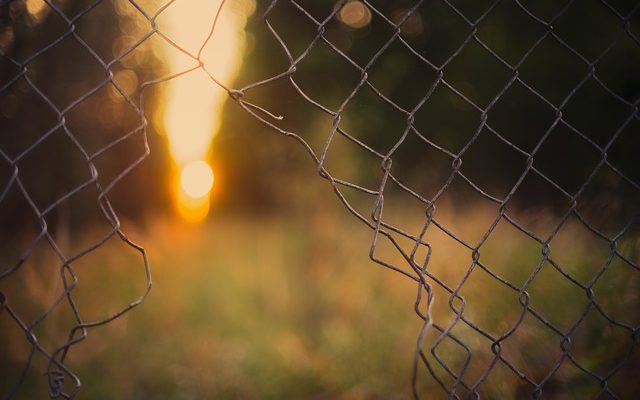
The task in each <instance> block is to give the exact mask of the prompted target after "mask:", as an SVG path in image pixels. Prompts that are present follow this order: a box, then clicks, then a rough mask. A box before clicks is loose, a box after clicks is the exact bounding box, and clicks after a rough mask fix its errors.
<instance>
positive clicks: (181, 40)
mask: <svg viewBox="0 0 640 400" xmlns="http://www.w3.org/2000/svg"><path fill="white" fill-rule="evenodd" d="M32 1H33V0H32ZM121 1H123V0H121ZM221 6H222V11H221V14H220V18H219V19H218V22H217V25H216V27H215V30H214V32H213V35H212V36H211V37H210V38H209V39H207V38H208V36H209V33H210V30H211V26H212V23H213V21H214V19H215V16H216V13H217V12H218V8H219V7H221ZM255 8H256V3H255V0H229V1H226V2H223V1H222V0H183V1H177V2H175V3H172V4H171V7H168V8H167V9H166V10H164V11H163V12H162V13H161V14H160V16H159V18H158V26H159V30H160V31H162V32H163V34H164V35H166V37H167V38H169V40H170V41H171V42H172V43H174V44H175V45H177V46H179V47H180V48H181V49H183V50H184V52H188V53H190V54H191V55H192V56H193V57H195V56H197V55H199V56H200V58H199V61H197V60H194V59H193V58H192V57H189V56H187V55H186V54H185V53H184V52H182V51H178V50H177V49H176V48H175V47H173V46H171V45H169V44H168V43H167V41H165V40H158V41H156V42H155V43H156V44H155V45H156V48H155V49H154V51H156V50H157V51H158V52H159V54H162V58H163V60H164V63H165V66H166V67H167V72H168V73H169V74H178V76H176V77H175V78H174V79H171V80H169V81H167V82H166V83H164V84H163V88H164V89H163V90H164V96H165V103H164V107H163V108H164V110H163V113H162V114H163V115H162V118H161V120H162V121H161V125H162V131H163V133H164V135H165V136H166V139H167V141H168V144H169V149H170V153H171V157H172V159H173V162H174V166H175V171H176V175H177V174H179V181H178V182H177V183H178V187H177V188H176V189H177V190H176V192H175V193H176V198H177V207H178V211H179V213H180V215H182V216H183V217H184V218H185V219H187V220H190V221H200V220H203V219H204V218H205V217H206V215H207V213H208V211H209V196H208V194H209V192H210V191H211V188H212V186H213V172H212V171H211V167H210V166H209V165H208V164H207V163H206V162H204V161H202V160H206V159H208V157H209V154H210V153H211V150H210V147H211V145H212V140H213V138H214V136H215V135H216V134H217V133H218V130H219V128H220V117H221V113H222V107H223V105H224V102H225V101H226V100H227V98H228V95H227V93H226V91H225V90H224V89H223V88H221V87H220V86H219V85H217V84H216V83H215V82H214V81H213V80H212V78H211V77H210V76H209V74H210V75H211V76H213V77H214V78H215V79H216V80H218V81H219V82H222V83H223V84H224V85H226V86H228V87H229V86H231V83H232V82H233V80H234V78H235V77H236V75H237V74H238V71H239V70H240V66H241V64H242V59H243V55H244V47H245V38H246V33H245V31H244V27H245V25H246V22H247V19H248V18H249V16H250V15H251V14H252V13H253V12H254V11H255ZM203 46H204V47H203ZM200 62H202V64H203V65H204V67H200V68H198V69H196V70H193V71H191V72H189V73H186V74H180V72H183V71H185V70H188V69H190V68H194V67H198V65H200V64H199V63H200ZM203 68H204V69H203ZM205 69H206V71H205ZM214 161H215V160H214ZM174 176H175V175H174Z"/></svg>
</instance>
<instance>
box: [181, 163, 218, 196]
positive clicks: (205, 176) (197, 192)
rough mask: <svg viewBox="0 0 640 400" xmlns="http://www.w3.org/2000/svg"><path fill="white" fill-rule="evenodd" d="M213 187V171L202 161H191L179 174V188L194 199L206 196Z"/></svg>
mask: <svg viewBox="0 0 640 400" xmlns="http://www.w3.org/2000/svg"><path fill="white" fill-rule="evenodd" d="M212 187H213V171H211V167H209V164H207V163H206V162H204V161H202V160H196V161H191V162H190V163H189V164H187V165H186V166H185V167H184V168H182V173H180V188H181V189H182V190H184V192H185V193H186V194H187V195H189V196H190V197H192V198H194V199H198V198H200V197H203V196H206V195H207V194H209V192H210V191H211V188H212Z"/></svg>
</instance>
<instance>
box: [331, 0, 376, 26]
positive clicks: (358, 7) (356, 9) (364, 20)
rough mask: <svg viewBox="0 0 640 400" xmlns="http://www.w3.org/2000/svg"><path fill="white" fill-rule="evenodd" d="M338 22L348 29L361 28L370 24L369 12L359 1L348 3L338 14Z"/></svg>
mask: <svg viewBox="0 0 640 400" xmlns="http://www.w3.org/2000/svg"><path fill="white" fill-rule="evenodd" d="M338 16H339V18H340V21H342V23H343V24H345V25H347V26H348V27H350V28H354V29H358V28H363V27H365V26H367V25H369V23H370V22H371V11H370V10H369V8H368V7H367V6H366V5H365V4H364V3H363V2H361V1H357V0H356V1H350V2H348V3H347V4H345V5H344V6H343V7H342V9H340V13H339V14H338Z"/></svg>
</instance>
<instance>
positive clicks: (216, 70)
mask: <svg viewBox="0 0 640 400" xmlns="http://www.w3.org/2000/svg"><path fill="white" fill-rule="evenodd" d="M220 4H221V0H177V1H176V2H174V3H173V4H172V5H171V6H170V7H168V8H167V9H166V10H165V11H164V12H163V13H162V14H161V16H160V17H159V19H158V26H159V30H160V31H161V32H163V33H164V34H165V35H166V36H167V37H168V38H170V39H171V40H172V41H173V42H175V43H176V44H177V45H178V46H180V47H182V48H183V49H184V50H186V51H187V52H189V53H190V54H192V55H193V56H197V55H198V53H199V52H200V49H201V48H202V46H203V44H204V43H205V41H206V40H207V36H208V35H209V32H210V29H211V25H212V23H213V21H214V19H215V16H216V13H217V11H218V9H219V7H220ZM254 10H255V0H227V1H226V3H225V4H224V6H223V8H222V11H221V14H220V17H219V18H218V22H217V25H216V28H215V31H214V33H213V36H212V37H211V38H210V39H209V41H208V42H206V45H205V47H204V49H202V53H201V56H200V59H199V60H200V61H201V62H202V64H203V67H202V68H200V69H197V70H195V71H192V72H189V73H187V74H185V75H182V76H180V77H178V78H175V79H173V80H171V81H169V82H167V84H166V87H165V93H164V96H165V99H166V100H165V101H166V103H165V108H164V117H163V127H164V132H165V133H166V136H167V140H168V143H169V149H170V152H171V156H172V157H173V161H174V163H175V165H176V168H177V170H178V171H180V173H181V174H182V175H184V173H186V172H187V171H188V168H190V167H189V166H192V165H199V168H200V169H199V171H200V172H201V173H203V171H205V169H204V168H208V171H209V173H211V168H210V167H209V165H207V164H206V163H205V162H204V161H202V160H206V159H207V155H208V154H209V152H210V146H211V143H212V139H213V137H214V136H215V134H216V133H217V131H218V129H219V127H220V115H221V112H222V107H223V105H224V102H225V101H226V99H227V97H228V95H227V93H226V91H225V90H224V89H222V88H221V87H220V86H219V85H217V84H216V83H215V82H213V81H212V79H211V78H210V77H209V76H208V75H209V74H210V75H212V76H213V77H215V79H216V80H218V81H219V82H222V83H223V84H224V85H226V86H228V87H230V86H231V82H232V81H233V79H234V78H235V76H236V75H237V73H238V71H239V69H240V66H241V63H242V57H243V53H244V46H245V33H244V26H245V24H246V20H247V18H248V17H249V16H250V15H251V13H253V11H254ZM162 51H163V54H165V57H164V58H165V60H164V61H165V64H166V65H167V67H168V68H169V70H170V71H171V73H177V72H180V71H185V70H187V69H189V68H193V67H194V66H197V65H198V60H194V59H193V58H190V57H189V56H187V55H185V54H182V53H180V52H178V51H176V50H175V49H174V48H170V47H168V46H167V44H166V43H163V46H162ZM194 162H195V163H196V164H193V163H194ZM192 172H193V170H192ZM205 175H206V173H205ZM203 179H205V178H203ZM206 179H208V178H206ZM206 179H205V180H206ZM202 182H204V181H201V182H200V183H201V184H202ZM192 183H193V182H192ZM212 184H213V175H212V174H211V184H209V185H208V188H207V189H206V191H205V192H204V193H200V191H198V190H196V191H195V192H198V194H202V195H201V196H192V194H193V193H192V191H191V189H193V187H191V189H188V188H189V187H190V186H188V185H187V186H185V181H184V177H182V178H181V179H180V182H179V185H181V186H180V187H177V188H176V192H177V198H178V210H179V212H180V214H181V215H182V216H183V217H185V218H186V219H188V220H194V219H195V220H201V219H203V218H204V217H205V216H206V214H207V212H208V209H209V199H208V195H209V192H210V190H211V186H212ZM198 188H199V189H202V188H204V186H203V185H200V186H199V187H198ZM205 197H206V207H204V205H203V202H202V201H200V202H194V201H193V200H194V198H205ZM187 198H191V200H189V199H187ZM190 209H191V210H192V211H193V215H192V217H193V216H196V217H197V218H191V217H189V210H190Z"/></svg>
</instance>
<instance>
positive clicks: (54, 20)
mask: <svg viewBox="0 0 640 400" xmlns="http://www.w3.org/2000/svg"><path fill="white" fill-rule="evenodd" d="M55 4H56V6H57V7H59V10H60V11H61V12H62V13H64V16H65V17H66V18H69V19H70V20H73V21H74V29H73V30H71V29H70V27H69V26H68V24H67V22H66V21H65V19H64V18H63V17H62V16H61V15H59V14H58V13H57V12H56V11H55V10H53V9H51V8H49V7H48V6H46V5H45V3H42V4H40V3H38V2H36V1H30V2H27V1H23V0H15V1H9V2H3V5H2V6H1V7H0V32H1V35H2V40H1V41H0V42H1V43H0V47H1V48H2V51H3V52H4V53H5V54H6V56H8V57H11V59H13V60H14V61H15V62H17V63H20V64H22V63H24V64H25V65H26V70H25V73H24V74H21V72H22V71H21V69H20V68H19V67H18V66H17V65H15V64H14V63H12V62H11V61H9V59H8V58H7V57H1V62H0V82H1V83H2V85H1V87H2V88H3V90H2V92H0V149H2V151H3V152H4V153H5V154H6V156H7V157H8V158H9V159H11V160H14V161H17V162H16V163H15V166H16V167H17V168H18V171H19V174H20V175H19V176H20V179H21V180H22V183H23V184H24V186H25V189H26V190H27V191H28V193H29V195H30V196H31V198H32V200H33V202H34V203H35V205H36V206H37V207H38V208H39V209H40V210H41V211H42V210H44V209H46V208H47V207H48V206H50V205H51V204H53V203H54V202H55V201H57V200H58V199H59V198H61V197H62V196H64V195H66V194H67V193H69V192H70V191H72V190H73V189H75V188H77V187H79V186H80V185H82V184H83V183H86V182H87V181H89V180H90V179H91V173H90V169H89V165H88V162H87V158H88V157H90V158H91V160H92V161H93V163H94V165H95V166H96V168H97V170H98V171H99V178H98V182H99V183H100V184H101V186H102V187H103V188H106V187H108V186H109V185H110V184H111V183H112V181H114V180H116V179H117V178H118V176H119V175H120V174H122V173H123V172H124V171H125V170H126V169H127V168H128V167H129V166H130V165H132V164H133V163H134V162H135V161H136V160H137V159H138V158H140V157H141V156H143V155H144V153H145V145H144V140H143V136H142V134H141V132H140V131H137V132H136V133H133V134H132V135H129V134H130V133H131V132H132V131H134V130H135V129H136V128H138V127H140V126H141V124H142V119H141V118H140V116H139V115H138V114H137V113H136V111H135V109H134V107H133V106H132V104H130V103H129V102H128V100H126V98H125V97H124V95H123V94H121V93H120V92H119V91H118V90H117V89H116V87H115V86H114V85H113V84H111V83H106V84H103V83H104V81H105V79H107V78H108V76H109V73H112V74H113V76H114V80H115V81H116V82H117V83H118V84H119V85H120V87H121V89H122V90H123V91H124V92H125V94H126V95H127V96H128V97H129V98H130V100H131V101H132V102H133V103H134V104H136V105H138V106H139V105H140V104H139V100H140V86H141V84H142V83H143V82H146V81H148V80H151V79H154V78H157V77H158V76H159V74H161V73H162V70H163V66H162V63H161V62H160V61H159V59H158V58H157V56H156V55H155V54H154V53H152V52H151V51H150V49H149V46H139V47H136V48H135V49H134V50H133V51H132V52H130V53H128V54H126V55H124V56H122V57H120V58H119V59H118V60H115V59H116V57H119V56H121V55H122V54H123V52H124V51H125V49H127V48H128V47H129V46H132V45H133V44H134V41H135V40H137V38H139V37H141V36H142V35H143V34H144V33H146V31H148V30H149V27H148V26H145V25H142V24H141V23H140V21H139V18H135V17H133V16H132V13H131V11H130V10H123V9H122V4H125V3H124V2H110V1H103V2H98V3H95V4H91V3H89V2H75V1H74V2H69V1H62V2H56V3H55ZM30 7H31V8H30ZM38 7H41V8H38ZM129 7H131V8H132V7H133V6H131V5H129ZM81 14H82V16H81V17H79V18H77V17H76V16H79V15H81ZM74 18H76V19H75V20H74ZM80 41H84V42H85V43H86V46H87V47H88V48H87V47H84V46H83V45H82V44H81V42H80ZM92 53H93V54H92ZM114 60H115V61H114ZM102 64H108V66H109V70H107V69H106V68H105V65H102ZM15 78H17V79H15ZM27 80H29V81H30V82H32V83H33V85H34V86H35V87H36V88H37V89H34V88H33V87H32V86H31V85H29V83H28V81H27ZM38 91H40V92H41V93H38ZM45 98H46V99H48V100H45ZM78 100H82V101H80V102H78ZM48 101H50V102H51V104H48ZM158 101H159V97H158V94H157V91H156V92H154V91H153V90H147V91H146V92H145V104H144V107H145V110H146V112H147V113H148V114H149V115H152V114H153V113H152V112H151V110H154V109H156V108H157V106H158ZM56 109H57V111H56ZM58 112H62V113H63V116H61V115H59V114H58ZM62 120H64V122H65V126H66V128H67V129H68V131H66V130H65V129H64V126H62V124H61V121H62ZM147 136H148V138H149V142H150V146H151V147H152V148H153V152H154V153H155V154H154V157H153V158H149V159H147V160H146V161H145V162H144V163H142V164H141V165H139V166H138V167H136V168H135V169H134V170H133V171H132V172H131V173H129V174H128V175H126V177H125V178H124V180H123V181H122V183H121V184H120V185H116V187H115V189H114V190H113V191H112V192H111V193H110V195H109V198H110V199H111V200H112V203H113V204H114V206H115V208H116V210H117V211H119V212H120V213H122V214H123V215H125V216H126V215H129V216H136V217H140V216H142V215H143V214H144V213H143V212H142V211H143V210H149V211H151V210H152V209H155V210H159V209H160V207H166V205H167V202H168V196H167V194H168V193H167V186H168V184H167V183H166V181H167V178H166V177H167V175H168V167H167V163H166V159H167V151H166V149H165V147H166V146H165V143H164V141H163V140H162V138H160V137H159V136H158V135H156V134H155V133H154V131H153V129H150V130H149V134H148V135H147ZM122 139H124V140H122ZM76 142H77V143H76ZM79 146H82V149H81V148H80V147H79ZM103 149H106V151H104V152H102V153H99V152H101V151H102V150H103ZM12 173H13V169H12V166H11V165H10V164H9V162H7V161H5V160H4V159H3V160H2V161H0V185H2V187H3V188H4V187H5V185H6V184H7V183H8V182H9V180H10V177H11V175H12ZM151 176H154V177H159V178H160V179H149V177H151ZM87 192H91V195H87ZM96 193H97V190H96V189H95V186H94V185H93V184H91V185H90V186H89V189H87V190H83V191H81V192H80V193H79V194H78V195H74V196H72V197H71V198H69V199H68V200H66V201H64V202H63V203H62V204H61V206H59V207H57V208H56V209H54V210H53V211H52V212H51V213H49V214H48V215H47V216H46V220H47V223H48V224H49V226H50V227H52V226H55V225H56V223H57V222H58V220H59V219H60V218H61V216H60V213H64V214H65V215H64V216H63V217H62V218H64V219H66V220H68V221H70V222H69V224H70V225H71V226H72V230H73V231H75V229H73V228H74V227H75V225H80V224H82V223H86V222H87V221H91V220H93V221H95V220H102V219H103V217H102V215H101V214H100V213H99V212H98V210H97V207H96V199H95V196H96ZM91 196H93V199H91V200H89V199H90V198H91ZM25 220H34V221H35V214H34V212H33V210H31V209H30V208H29V207H28V206H27V204H26V202H25V200H24V198H23V196H22V194H21V193H20V191H19V190H18V187H17V186H16V185H15V184H14V185H13V187H12V189H11V190H10V192H9V193H8V196H7V198H6V199H5V200H4V201H3V204H2V215H1V221H2V223H1V225H0V226H1V227H2V230H5V229H7V230H9V231H15V230H16V229H17V227H18V226H19V225H22V226H23V227H24V226H25V225H24V221H25ZM37 229H39V228H37Z"/></svg>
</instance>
